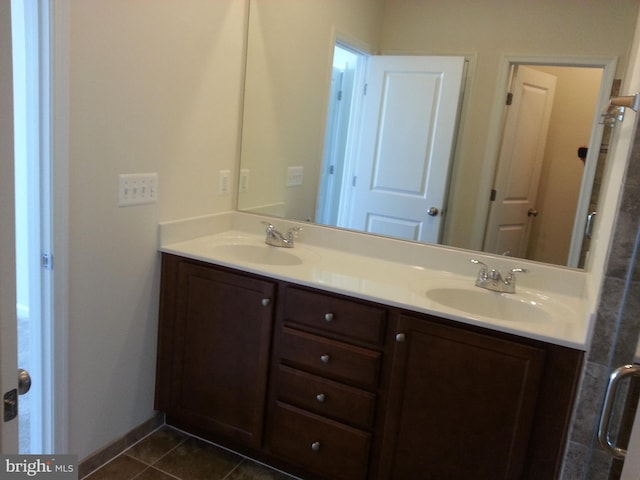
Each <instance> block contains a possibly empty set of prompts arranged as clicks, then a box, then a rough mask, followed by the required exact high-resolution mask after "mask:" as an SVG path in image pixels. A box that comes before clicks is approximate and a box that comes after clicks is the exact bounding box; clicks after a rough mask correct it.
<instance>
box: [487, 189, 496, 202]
mask: <svg viewBox="0 0 640 480" xmlns="http://www.w3.org/2000/svg"><path fill="white" fill-rule="evenodd" d="M497 194H498V192H497V191H496V189H495V188H492V189H491V197H489V200H490V201H492V202H495V201H496V195H497Z"/></svg>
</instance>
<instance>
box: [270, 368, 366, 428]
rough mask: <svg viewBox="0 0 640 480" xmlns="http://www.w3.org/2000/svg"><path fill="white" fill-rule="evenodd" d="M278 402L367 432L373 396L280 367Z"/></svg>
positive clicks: (356, 389) (353, 388)
mask: <svg viewBox="0 0 640 480" xmlns="http://www.w3.org/2000/svg"><path fill="white" fill-rule="evenodd" d="M277 388H278V398H279V399H280V400H282V401H284V402H287V403H290V404H292V405H296V406H298V407H302V408H304V409H306V410H309V411H311V412H314V413H318V414H320V415H324V416H327V417H331V418H333V419H335V420H339V421H341V422H345V423H348V424H350V425H354V426H356V427H359V428H371V426H372V424H373V416H374V413H375V405H376V396H375V395H374V394H373V393H370V392H367V391H365V390H360V389H359V388H355V387H349V386H348V385H344V384H342V383H338V382H334V381H331V380H327V379H324V378H321V377H318V376H315V375H311V374H308V373H305V372H302V371H300V370H295V369H293V368H290V367H287V366H284V365H280V368H279V370H278V387H277Z"/></svg>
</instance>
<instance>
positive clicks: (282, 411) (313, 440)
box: [271, 402, 371, 480]
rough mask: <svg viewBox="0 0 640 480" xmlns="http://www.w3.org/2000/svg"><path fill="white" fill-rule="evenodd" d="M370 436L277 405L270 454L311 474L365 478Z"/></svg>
mask: <svg viewBox="0 0 640 480" xmlns="http://www.w3.org/2000/svg"><path fill="white" fill-rule="evenodd" d="M370 445H371V434H369V433H367V432H363V431H361V430H358V429H355V428H352V427H349V426H347V425H343V424H341V423H338V422H334V421H332V420H328V419H325V418H322V417H319V416H317V415H314V414H311V413H308V412H305V411H304V410H300V409H298V408H296V407H293V406H291V405H287V404H285V403H280V402H277V403H276V407H275V411H274V423H273V430H272V432H271V450H272V452H273V453H274V454H276V455H278V456H280V457H282V458H284V459H286V460H289V461H291V462H292V463H295V464H296V465H300V466H301V467H303V468H307V469H309V470H311V471H314V472H318V473H320V474H321V475H326V476H327V477H329V478H332V479H338V480H342V479H344V480H358V479H365V478H367V471H368V465H369V450H370Z"/></svg>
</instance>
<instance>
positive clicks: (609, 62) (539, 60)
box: [474, 54, 617, 267]
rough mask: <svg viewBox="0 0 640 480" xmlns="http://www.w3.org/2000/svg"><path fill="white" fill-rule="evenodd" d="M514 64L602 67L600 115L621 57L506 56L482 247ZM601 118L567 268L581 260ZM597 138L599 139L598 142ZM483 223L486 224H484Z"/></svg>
mask: <svg viewBox="0 0 640 480" xmlns="http://www.w3.org/2000/svg"><path fill="white" fill-rule="evenodd" d="M514 65H532V66H535V65H538V66H542V65H545V66H554V67H584V68H602V81H601V84H600V93H599V95H598V107H597V109H596V112H601V111H604V108H605V107H606V105H608V103H609V98H610V96H611V88H612V86H613V81H614V78H615V72H616V65H617V58H616V57H595V56H594V57H591V56H585V57H567V56H555V55H552V56H544V55H514V54H504V55H502V58H501V60H500V65H499V67H498V77H497V82H496V90H495V94H494V106H493V108H492V113H491V118H490V122H489V134H488V138H489V141H488V143H487V151H486V154H485V165H487V168H486V169H485V170H484V171H483V173H482V178H481V180H480V185H481V188H480V192H481V195H480V196H479V198H478V202H477V207H476V215H475V218H476V219H477V222H478V224H476V225H475V228H474V230H475V231H476V232H478V235H481V236H482V237H481V239H480V243H479V244H480V245H482V243H483V240H484V238H485V236H486V228H487V220H488V218H489V209H490V206H491V200H490V193H491V189H492V188H493V182H494V178H495V174H496V171H497V168H498V167H499V166H498V156H499V153H500V143H501V141H502V127H503V123H504V107H505V105H504V102H505V98H506V95H507V92H508V89H509V84H510V72H511V68H512V67H513V66H514ZM597 118H598V115H596V117H595V118H594V120H593V124H592V128H591V134H590V137H589V145H588V148H589V150H588V154H587V158H586V161H585V170H584V173H583V176H582V181H581V186H580V197H579V200H578V206H577V209H576V215H575V219H574V226H573V233H572V239H571V248H570V254H569V259H567V266H570V267H576V266H577V265H578V261H579V257H580V247H581V245H582V239H583V237H584V229H585V226H586V221H587V213H588V210H589V197H590V195H591V190H592V187H593V180H594V177H595V173H596V167H597V157H598V153H599V151H600V141H601V138H602V132H603V129H604V125H601V124H599V123H598V121H597ZM596 139H597V140H596ZM480 222H482V223H481V224H480Z"/></svg>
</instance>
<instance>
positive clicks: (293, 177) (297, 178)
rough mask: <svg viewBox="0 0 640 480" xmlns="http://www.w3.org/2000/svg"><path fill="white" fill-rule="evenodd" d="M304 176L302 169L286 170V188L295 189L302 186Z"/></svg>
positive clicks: (290, 168) (292, 168)
mask: <svg viewBox="0 0 640 480" xmlns="http://www.w3.org/2000/svg"><path fill="white" fill-rule="evenodd" d="M303 176H304V167H289V168H287V187H297V186H298V185H302V177H303Z"/></svg>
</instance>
